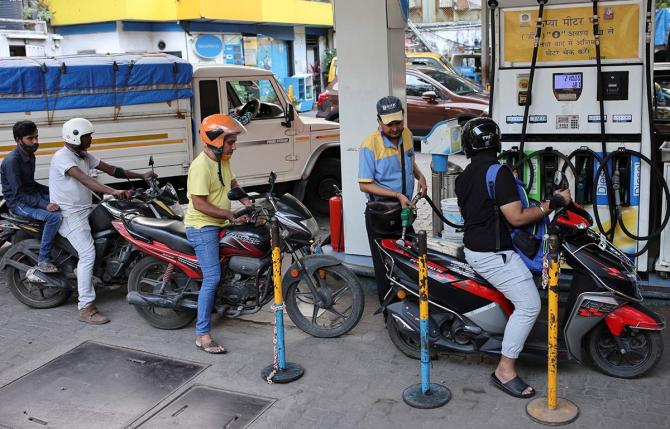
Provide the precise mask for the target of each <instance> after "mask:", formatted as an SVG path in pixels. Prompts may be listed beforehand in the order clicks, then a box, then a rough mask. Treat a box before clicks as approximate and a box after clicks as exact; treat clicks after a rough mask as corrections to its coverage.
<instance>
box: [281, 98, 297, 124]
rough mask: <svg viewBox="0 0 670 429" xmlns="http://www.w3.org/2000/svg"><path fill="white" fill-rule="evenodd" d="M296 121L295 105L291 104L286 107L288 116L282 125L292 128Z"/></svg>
mask: <svg viewBox="0 0 670 429" xmlns="http://www.w3.org/2000/svg"><path fill="white" fill-rule="evenodd" d="M294 120H295V110H294V109H293V104H291V103H289V104H288V105H287V106H286V115H285V116H284V122H282V123H281V124H282V125H283V126H285V127H286V128H291V123H292V122H293V121H294Z"/></svg>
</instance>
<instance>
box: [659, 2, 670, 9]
mask: <svg viewBox="0 0 670 429" xmlns="http://www.w3.org/2000/svg"><path fill="white" fill-rule="evenodd" d="M666 7H670V0H657V1H656V9H657V10H658V9H664V8H666Z"/></svg>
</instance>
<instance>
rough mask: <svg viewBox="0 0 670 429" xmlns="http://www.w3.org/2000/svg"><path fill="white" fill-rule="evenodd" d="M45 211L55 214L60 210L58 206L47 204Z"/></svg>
mask: <svg viewBox="0 0 670 429" xmlns="http://www.w3.org/2000/svg"><path fill="white" fill-rule="evenodd" d="M47 210H48V211H50V212H57V211H58V210H60V206H59V205H58V204H56V203H49V204H47Z"/></svg>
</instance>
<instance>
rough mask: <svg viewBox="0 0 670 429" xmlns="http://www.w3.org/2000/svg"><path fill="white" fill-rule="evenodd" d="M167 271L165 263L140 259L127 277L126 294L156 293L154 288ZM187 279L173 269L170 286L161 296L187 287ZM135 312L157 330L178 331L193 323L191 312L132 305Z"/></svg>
mask: <svg viewBox="0 0 670 429" xmlns="http://www.w3.org/2000/svg"><path fill="white" fill-rule="evenodd" d="M166 269H167V263H166V262H164V261H161V260H160V259H156V258H154V257H153V256H145V257H143V258H142V259H140V260H139V261H138V262H137V263H136V264H135V266H134V267H133V269H132V271H131V272H130V276H129V277H128V292H138V293H140V294H141V293H143V292H144V293H156V291H154V287H155V286H156V284H157V283H158V284H160V283H161V282H162V278H163V274H164V273H165V270H166ZM187 280H188V278H187V277H186V275H185V274H184V273H182V272H181V271H180V270H179V269H177V268H175V270H174V273H173V274H172V279H171V280H170V284H168V285H167V287H166V288H165V290H164V291H163V294H164V295H166V297H169V296H170V295H174V294H175V293H177V292H179V291H181V289H183V288H184V287H186V286H187ZM133 307H135V310H136V311H137V312H138V313H139V315H140V316H142V318H143V319H144V320H146V321H147V322H149V324H150V325H151V326H153V327H154V328H158V329H166V330H174V329H180V328H183V327H184V326H187V325H189V324H190V323H191V322H193V319H195V317H196V313H195V312H193V311H180V310H173V309H171V308H161V307H156V306H153V305H146V306H140V305H134V306H133Z"/></svg>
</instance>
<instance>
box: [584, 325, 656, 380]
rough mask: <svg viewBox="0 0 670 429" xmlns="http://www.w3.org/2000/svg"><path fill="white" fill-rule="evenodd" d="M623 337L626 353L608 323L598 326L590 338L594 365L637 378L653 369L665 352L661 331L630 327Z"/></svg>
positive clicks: (590, 351) (614, 373)
mask: <svg viewBox="0 0 670 429" xmlns="http://www.w3.org/2000/svg"><path fill="white" fill-rule="evenodd" d="M622 340H623V341H624V345H625V347H626V348H627V349H628V350H627V351H626V353H624V354H622V353H621V352H620V351H619V346H618V345H617V343H616V341H615V340H614V336H613V335H612V333H611V332H610V330H609V328H607V325H605V324H604V323H601V324H600V325H598V326H596V328H595V329H593V331H591V333H590V334H589V336H588V338H587V340H586V348H587V350H588V352H589V357H590V358H591V362H593V365H594V366H595V367H596V368H597V369H598V370H599V371H601V372H603V373H605V374H607V375H609V376H612V377H617V378H636V377H640V376H642V375H643V374H645V373H646V372H647V371H649V370H650V369H652V368H653V367H654V366H656V364H657V363H658V361H659V360H660V359H661V356H662V355H663V339H662V337H661V333H660V332H657V331H645V330H637V331H632V330H629V329H626V330H625V331H624V332H623V333H622Z"/></svg>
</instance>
